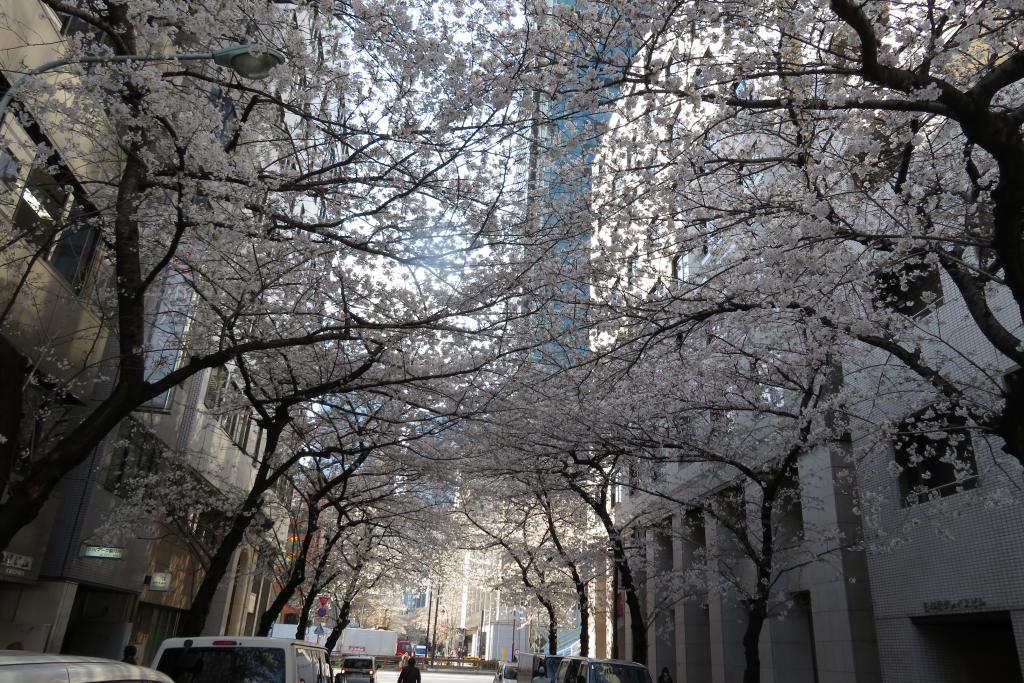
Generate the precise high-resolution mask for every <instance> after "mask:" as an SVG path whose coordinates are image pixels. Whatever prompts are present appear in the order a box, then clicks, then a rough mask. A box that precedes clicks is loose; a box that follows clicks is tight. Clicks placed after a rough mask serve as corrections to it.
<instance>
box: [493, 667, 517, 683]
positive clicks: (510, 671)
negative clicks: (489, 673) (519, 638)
mask: <svg viewBox="0 0 1024 683" xmlns="http://www.w3.org/2000/svg"><path fill="white" fill-rule="evenodd" d="M518 676H519V665H518V664H516V663H515V662H500V663H499V664H498V670H497V671H495V672H494V681H493V683H516V678H517V677H518Z"/></svg>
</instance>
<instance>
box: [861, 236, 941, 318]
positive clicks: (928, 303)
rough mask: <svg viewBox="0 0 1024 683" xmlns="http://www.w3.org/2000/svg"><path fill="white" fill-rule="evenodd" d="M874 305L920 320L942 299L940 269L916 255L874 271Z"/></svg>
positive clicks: (918, 254)
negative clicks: (919, 318) (920, 317)
mask: <svg viewBox="0 0 1024 683" xmlns="http://www.w3.org/2000/svg"><path fill="white" fill-rule="evenodd" d="M874 279H875V292H874V295H875V303H876V304H877V305H881V306H885V307H887V308H889V309H890V310H893V311H895V312H897V313H902V314H903V315H909V316H913V317H919V316H922V315H924V314H925V313H927V312H928V311H929V310H930V309H931V307H932V305H933V304H934V303H935V302H936V301H938V300H939V299H940V298H941V297H942V280H941V278H940V277H939V268H938V266H937V265H935V264H934V263H932V262H930V261H928V260H927V258H926V255H925V253H924V252H916V253H913V254H911V255H910V256H908V257H906V258H904V259H902V260H900V261H897V262H895V263H889V264H886V266H885V267H884V268H882V269H880V270H878V271H876V272H875V276H874Z"/></svg>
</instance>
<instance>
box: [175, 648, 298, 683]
mask: <svg viewBox="0 0 1024 683" xmlns="http://www.w3.org/2000/svg"><path fill="white" fill-rule="evenodd" d="M284 661H285V660H284V650H283V649H282V648H272V647H192V648H189V649H187V650H186V649H185V648H181V647H174V648H169V649H167V650H165V651H164V653H163V655H162V656H161V657H160V662H159V664H158V665H157V667H156V668H157V670H158V671H161V672H163V673H165V674H167V675H168V676H170V677H171V678H173V679H174V681H175V683H285V663H284Z"/></svg>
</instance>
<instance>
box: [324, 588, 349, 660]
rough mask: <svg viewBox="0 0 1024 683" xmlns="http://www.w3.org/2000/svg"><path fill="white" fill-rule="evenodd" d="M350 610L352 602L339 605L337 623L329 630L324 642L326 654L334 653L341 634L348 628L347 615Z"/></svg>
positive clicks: (347, 601) (346, 601)
mask: <svg viewBox="0 0 1024 683" xmlns="http://www.w3.org/2000/svg"><path fill="white" fill-rule="evenodd" d="M351 609H352V601H351V600H345V601H344V602H342V603H341V610H340V611H339V612H338V623H336V624H335V625H334V628H332V629H331V633H330V635H328V636H327V640H326V641H324V647H326V648H327V652H328V653H330V652H334V646H335V645H337V644H338V641H339V640H340V639H341V633H342V631H344V630H345V627H346V626H348V623H349V622H348V613H349V611H350V610H351Z"/></svg>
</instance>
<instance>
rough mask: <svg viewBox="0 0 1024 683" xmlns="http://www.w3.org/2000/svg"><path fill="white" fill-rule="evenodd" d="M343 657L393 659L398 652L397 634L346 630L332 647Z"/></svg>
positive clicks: (372, 629)
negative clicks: (369, 656)
mask: <svg viewBox="0 0 1024 683" xmlns="http://www.w3.org/2000/svg"><path fill="white" fill-rule="evenodd" d="M334 651H335V652H339V653H341V654H343V655H373V656H375V657H394V656H395V653H396V652H397V651H398V634H397V633H396V632H394V631H383V630H379V629H375V628H352V627H349V628H346V629H345V630H344V631H342V632H341V638H340V639H339V640H338V644H337V645H335V647H334Z"/></svg>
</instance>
